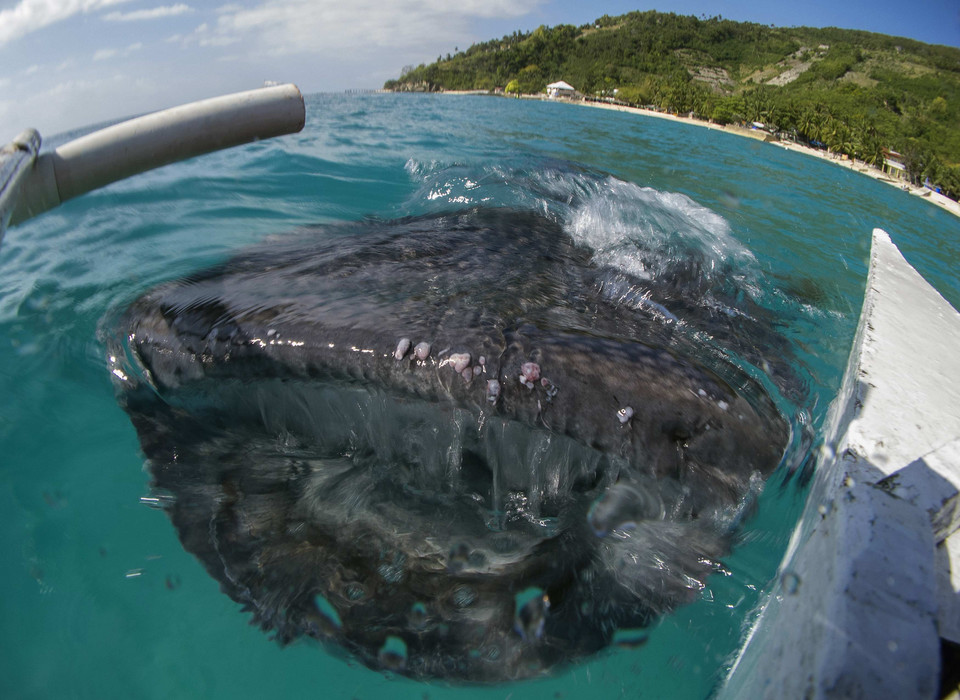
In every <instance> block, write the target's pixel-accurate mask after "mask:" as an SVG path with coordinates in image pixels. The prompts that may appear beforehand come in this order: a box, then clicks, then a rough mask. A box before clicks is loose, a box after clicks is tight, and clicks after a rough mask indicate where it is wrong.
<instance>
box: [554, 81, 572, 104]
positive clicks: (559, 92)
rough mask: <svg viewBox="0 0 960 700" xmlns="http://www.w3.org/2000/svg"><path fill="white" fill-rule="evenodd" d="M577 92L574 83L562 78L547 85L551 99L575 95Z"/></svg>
mask: <svg viewBox="0 0 960 700" xmlns="http://www.w3.org/2000/svg"><path fill="white" fill-rule="evenodd" d="M575 92H576V90H575V89H574V87H573V85H571V84H570V83H565V82H564V81H562V80H559V81H557V82H555V83H550V84H549V85H547V97H549V98H550V99H551V100H553V99H556V98H558V97H573V95H574V93H575Z"/></svg>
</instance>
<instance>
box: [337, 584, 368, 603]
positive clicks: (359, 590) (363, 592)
mask: <svg viewBox="0 0 960 700" xmlns="http://www.w3.org/2000/svg"><path fill="white" fill-rule="evenodd" d="M343 595H344V597H346V599H347V600H352V601H358V600H363V599H364V598H366V597H367V589H366V588H364V587H363V584H360V583H356V582H352V583H348V584H347V585H346V586H344V587H343Z"/></svg>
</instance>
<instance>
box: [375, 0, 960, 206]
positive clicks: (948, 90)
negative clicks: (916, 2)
mask: <svg viewBox="0 0 960 700" xmlns="http://www.w3.org/2000/svg"><path fill="white" fill-rule="evenodd" d="M557 80H565V81H566V82H568V83H570V84H571V85H573V86H574V87H575V88H576V89H577V90H578V91H579V92H580V93H582V94H584V95H587V96H601V97H608V98H615V99H616V100H618V101H622V102H625V103H627V104H634V105H648V106H655V107H657V108H660V109H665V110H668V111H671V112H676V113H692V114H693V116H695V117H699V118H701V119H711V120H713V121H717V122H721V123H732V122H754V121H756V122H763V123H764V124H766V125H768V126H770V127H773V128H775V129H776V130H778V131H781V132H785V133H787V134H792V135H794V136H795V137H796V138H798V139H799V140H802V141H806V142H813V143H815V144H818V145H823V146H826V147H829V148H830V149H831V150H833V151H835V152H839V153H845V154H847V155H849V156H853V157H857V158H860V159H862V160H865V161H867V162H868V163H871V164H874V165H879V164H881V163H882V160H883V149H884V148H888V149H893V150H896V151H898V152H900V153H901V154H902V156H903V157H902V160H903V161H904V164H905V165H906V167H907V171H908V174H909V176H910V178H911V179H912V180H913V181H914V182H918V183H919V182H922V181H924V180H925V179H927V178H929V180H930V181H931V182H932V183H934V184H937V185H939V186H940V187H941V188H942V189H943V190H944V192H945V193H946V194H948V195H949V196H951V197H953V198H955V199H956V198H957V196H958V194H960V49H956V48H952V47H948V46H933V45H929V44H924V43H922V42H919V41H914V40H912V39H905V38H899V37H892V36H886V35H883V34H874V33H870V32H862V31H854V30H846V29H835V28H825V29H816V28H810V27H794V28H776V27H770V26H765V25H759V24H751V23H744V22H733V21H731V20H726V19H723V18H722V17H713V18H710V19H706V18H699V19H698V18H696V17H688V16H681V15H676V14H665V13H661V12H654V11H650V12H631V13H629V14H626V15H622V16H619V17H609V16H606V15H604V16H603V17H601V18H599V19H598V20H596V22H594V23H593V24H589V25H584V26H581V27H574V26H570V25H559V26H556V27H544V26H541V27H539V28H538V29H536V30H534V31H532V32H528V33H522V32H514V33H513V34H512V35H510V36H505V37H503V38H502V39H495V40H492V41H487V42H484V43H481V44H475V45H473V46H471V47H470V48H469V49H467V50H466V51H460V52H457V53H456V54H455V55H452V56H451V55H448V56H447V57H446V58H444V57H439V58H438V60H437V61H436V63H432V64H430V65H420V66H417V67H415V68H414V67H409V68H406V69H404V70H403V74H402V75H401V76H400V78H399V79H398V80H391V81H388V82H387V83H386V84H385V85H384V88H385V89H388V90H428V91H433V90H494V89H496V88H501V89H506V90H507V91H508V92H511V91H515V92H522V93H539V92H542V91H543V90H544V88H545V87H546V85H547V84H548V83H550V82H553V81H557Z"/></svg>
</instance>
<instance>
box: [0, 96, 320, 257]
mask: <svg viewBox="0 0 960 700" xmlns="http://www.w3.org/2000/svg"><path fill="white" fill-rule="evenodd" d="M305 119H306V110H305V107H304V103H303V95H301V94H300V90H299V89H298V88H297V86H296V85H293V84H292V83H291V84H286V85H277V86H272V87H264V88H260V89H257V90H250V91H248V92H239V93H235V94H232V95H224V96H222V97H215V98H212V99H208V100H202V101H200V102H192V103H190V104H186V105H182V106H180V107H174V108H172V109H167V110H163V111H162V112H155V113H153V114H147V115H145V116H142V117H137V118H136V119H131V120H129V121H125V122H121V123H119V124H115V125H113V126H109V127H107V128H105V129H101V130H99V131H95V132H93V133H92V134H87V135H86V136H82V137H80V138H78V139H76V140H74V141H70V142H68V143H65V144H63V145H62V146H59V147H57V148H56V149H54V150H53V151H50V152H47V153H39V151H40V135H39V134H38V133H37V132H36V131H35V130H33V129H27V130H26V131H24V132H23V133H21V134H20V135H19V136H18V137H17V138H16V139H14V140H13V141H12V142H11V143H10V144H9V145H7V146H5V147H4V148H3V149H2V150H0V240H2V239H3V232H4V230H5V228H6V226H8V225H9V226H13V225H16V224H18V223H20V222H22V221H25V220H26V219H29V218H31V217H33V216H37V215H38V214H42V213H43V212H45V211H47V210H48V209H52V208H53V207H56V206H58V205H60V204H61V203H63V202H65V201H67V200H68V199H72V198H74V197H78V196H80V195H82V194H85V193H86V192H89V191H91V190H94V189H97V188H98V187H103V186H104V185H108V184H110V183H111V182H115V181H117V180H122V179H123V178H126V177H130V176H131V175H136V174H137V173H142V172H144V171H146V170H151V169H153V168H157V167H160V166H161V165H168V164H170V163H175V162H177V161H180V160H186V159H187V158H192V157H194V156H199V155H203V154H205V153H210V152H212V151H218V150H220V149H223V148H230V147H231V146H239V145H241V144H244V143H249V142H251V141H256V140H259V139H266V138H271V137H274V136H282V135H284V134H292V133H296V132H298V131H300V130H301V129H302V128H303V125H304V122H305Z"/></svg>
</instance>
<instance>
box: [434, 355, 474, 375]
mask: <svg viewBox="0 0 960 700" xmlns="http://www.w3.org/2000/svg"><path fill="white" fill-rule="evenodd" d="M443 365H452V366H453V371H454V372H456V373H457V374H462V373H463V371H464V370H465V369H467V368H468V367H470V353H469V352H455V353H453V354H452V355H450V357H448V358H446V359H445V360H444V361H443V362H441V363H440V366H441V367H442V366H443Z"/></svg>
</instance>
